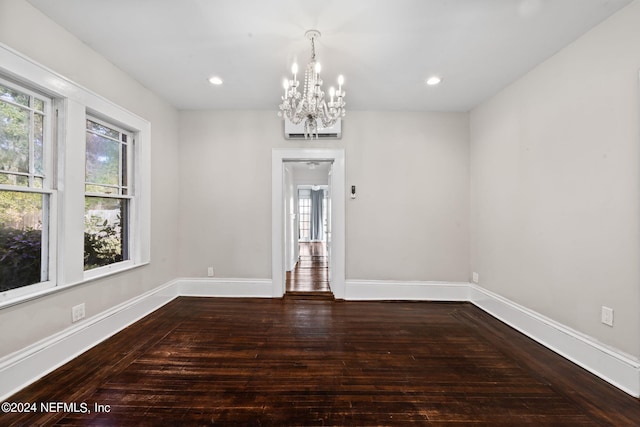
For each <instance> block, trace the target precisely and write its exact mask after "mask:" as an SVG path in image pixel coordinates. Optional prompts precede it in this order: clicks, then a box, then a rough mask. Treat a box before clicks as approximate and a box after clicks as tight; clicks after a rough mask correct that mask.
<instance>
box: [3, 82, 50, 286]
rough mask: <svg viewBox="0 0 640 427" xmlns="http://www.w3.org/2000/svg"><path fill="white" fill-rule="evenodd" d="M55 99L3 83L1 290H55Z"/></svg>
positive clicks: (15, 85)
mask: <svg viewBox="0 0 640 427" xmlns="http://www.w3.org/2000/svg"><path fill="white" fill-rule="evenodd" d="M51 103H52V101H51V99H49V98H47V97H45V96H42V95H40V94H38V93H36V92H33V91H31V90H30V89H27V88H25V87H22V86H20V85H17V84H14V83H11V82H9V81H6V80H2V79H0V292H3V293H5V292H6V294H5V295H4V297H8V296H12V297H15V296H19V295H23V294H25V293H28V292H32V291H36V290H39V289H43V288H47V287H51V286H54V285H55V283H54V281H55V272H54V271H53V269H54V266H55V253H54V252H55V243H54V241H53V240H54V236H55V233H54V231H53V229H52V227H53V226H54V225H55V220H54V219H53V218H54V217H55V212H53V211H52V209H51V206H52V203H53V198H54V197H55V192H54V190H53V186H52V183H53V179H52V172H51V170H52V166H51V158H52V150H53V143H52V138H51V132H50V129H49V124H50V112H51Z"/></svg>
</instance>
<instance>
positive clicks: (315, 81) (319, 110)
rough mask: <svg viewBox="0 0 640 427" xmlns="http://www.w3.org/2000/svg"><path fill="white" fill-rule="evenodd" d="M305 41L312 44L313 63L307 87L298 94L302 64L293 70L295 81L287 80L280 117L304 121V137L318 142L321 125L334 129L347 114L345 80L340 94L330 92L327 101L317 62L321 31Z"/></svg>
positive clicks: (306, 77) (311, 32) (340, 81)
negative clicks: (319, 124) (316, 43)
mask: <svg viewBox="0 0 640 427" xmlns="http://www.w3.org/2000/svg"><path fill="white" fill-rule="evenodd" d="M305 37H306V38H307V39H309V40H311V61H310V62H309V63H308V64H307V68H306V70H305V73H304V87H303V88H302V93H300V92H299V91H298V86H299V85H300V82H299V81H298V76H297V74H298V64H296V63H294V64H293V65H292V66H291V72H292V73H293V80H288V79H285V80H284V96H283V97H282V104H280V111H278V116H279V117H284V118H285V120H287V119H288V120H289V121H291V123H293V124H296V125H297V124H300V123H302V122H303V121H304V137H305V139H307V138H313V137H314V136H315V138H316V139H317V138H318V123H319V122H321V123H322V126H324V127H330V126H332V125H333V124H335V123H336V121H338V119H340V118H341V117H344V114H345V109H344V106H345V102H344V95H345V93H344V91H343V90H342V85H343V83H344V77H342V76H338V90H337V91H336V90H335V88H333V87H331V88H329V100H328V102H327V100H326V99H325V93H324V92H323V91H322V79H321V78H320V71H321V67H320V63H319V62H317V61H316V46H315V39H317V38H319V37H320V31H318V30H309V31H307V32H306V33H305Z"/></svg>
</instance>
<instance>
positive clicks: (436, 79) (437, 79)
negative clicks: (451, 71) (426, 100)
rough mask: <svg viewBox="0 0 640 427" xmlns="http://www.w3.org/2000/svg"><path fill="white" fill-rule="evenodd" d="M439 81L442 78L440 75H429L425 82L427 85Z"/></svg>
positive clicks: (432, 84)
mask: <svg viewBox="0 0 640 427" xmlns="http://www.w3.org/2000/svg"><path fill="white" fill-rule="evenodd" d="M441 81H442V79H441V78H440V77H438V76H432V77H429V78H428V79H427V84H428V85H429V86H435V85H437V84H440V82H441Z"/></svg>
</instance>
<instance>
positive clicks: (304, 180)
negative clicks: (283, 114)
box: [284, 161, 333, 299]
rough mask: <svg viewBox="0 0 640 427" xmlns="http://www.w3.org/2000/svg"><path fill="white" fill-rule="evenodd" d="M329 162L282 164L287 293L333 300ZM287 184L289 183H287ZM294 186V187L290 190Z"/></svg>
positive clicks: (330, 164)
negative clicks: (330, 275)
mask: <svg viewBox="0 0 640 427" xmlns="http://www.w3.org/2000/svg"><path fill="white" fill-rule="evenodd" d="M332 163H333V162H330V161H326V162H321V161H299V162H287V163H285V166H284V168H285V190H284V191H285V193H286V194H287V193H289V192H290V191H293V194H290V195H289V194H287V199H289V197H290V198H291V200H287V202H285V211H286V212H287V213H285V221H289V223H288V224H285V227H286V230H285V241H286V242H285V258H286V262H285V264H286V266H287V267H286V275H285V276H286V277H285V279H286V287H285V289H286V290H285V295H286V296H288V297H289V296H305V297H309V296H315V297H325V298H330V299H333V293H332V292H331V284H330V277H329V250H328V248H329V247H330V236H331V217H330V214H331V209H330V203H329V202H330V185H329V183H330V176H331V167H332ZM288 184H289V185H288ZM292 189H293V190H292Z"/></svg>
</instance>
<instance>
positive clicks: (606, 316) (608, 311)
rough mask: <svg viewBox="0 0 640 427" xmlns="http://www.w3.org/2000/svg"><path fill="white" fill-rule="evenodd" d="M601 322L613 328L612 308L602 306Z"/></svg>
mask: <svg viewBox="0 0 640 427" xmlns="http://www.w3.org/2000/svg"><path fill="white" fill-rule="evenodd" d="M601 318H602V319H601V320H602V323H604V324H605V325H609V326H613V308H609V307H605V306H604V305H603V306H602V312H601Z"/></svg>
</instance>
